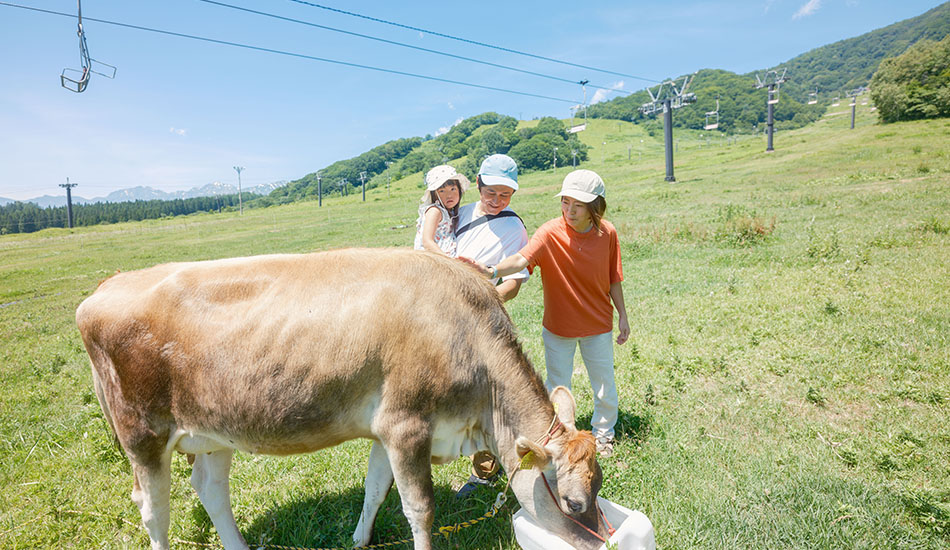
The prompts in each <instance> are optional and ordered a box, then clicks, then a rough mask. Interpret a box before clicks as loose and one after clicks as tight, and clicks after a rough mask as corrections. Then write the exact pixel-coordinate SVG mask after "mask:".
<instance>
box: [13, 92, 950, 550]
mask: <svg viewBox="0 0 950 550" xmlns="http://www.w3.org/2000/svg"><path fill="white" fill-rule="evenodd" d="M842 109H844V107H842ZM849 124H850V117H849V116H847V115H841V116H836V114H835V113H829V116H826V117H825V118H824V119H822V120H821V121H819V122H818V123H816V124H815V125H812V126H810V127H807V128H804V129H800V130H796V131H789V132H780V133H778V134H777V135H776V137H775V148H776V151H775V152H774V153H771V154H766V153H765V152H764V149H765V138H764V137H763V136H761V135H760V136H758V137H751V136H745V137H743V138H740V139H738V140H737V141H731V142H727V141H726V140H724V139H723V138H721V137H716V138H713V139H710V140H709V142H708V143H707V140H706V138H707V137H708V135H709V133H708V132H695V131H677V135H676V139H677V142H678V144H677V153H676V177H677V182H676V183H675V184H670V183H666V182H664V181H663V176H664V159H663V150H662V142H661V141H658V140H657V139H655V138H651V137H650V136H648V135H646V134H645V133H643V132H642V131H641V130H640V129H639V128H638V127H637V126H634V125H631V124H629V123H623V122H620V123H618V122H616V121H599V120H594V121H591V123H590V125H589V127H588V130H587V131H585V132H583V133H582V135H581V137H582V139H584V140H585V141H586V142H587V143H588V144H590V145H591V146H592V147H593V149H592V151H591V161H590V162H588V163H585V165H584V167H585V168H591V169H594V170H596V171H598V172H599V173H600V174H601V175H602V176H603V177H604V179H605V180H606V182H607V189H608V194H607V199H608V211H607V218H608V219H610V220H612V221H613V222H614V223H615V225H616V226H617V227H618V229H619V231H620V238H621V242H622V247H623V260H624V269H625V275H626V280H625V283H624V289H625V295H626V300H627V304H628V309H629V312H630V324H631V327H632V336H631V339H630V341H629V342H628V343H627V344H626V345H625V346H623V347H618V348H617V350H616V354H617V365H616V369H617V374H616V376H617V382H618V385H619V387H620V394H621V398H620V406H621V407H620V408H621V418H620V423H619V425H618V435H619V440H618V446H617V449H616V453H615V455H614V457H613V458H611V459H609V460H605V461H602V466H603V468H604V472H605V482H604V487H603V490H602V493H601V494H602V495H603V496H605V497H607V498H609V499H611V500H613V501H615V502H618V503H621V504H623V505H625V506H627V507H630V508H636V509H639V510H641V511H643V512H644V513H646V514H647V516H649V517H650V519H651V520H652V521H653V523H654V526H655V528H656V536H657V542H658V545H659V546H660V547H661V548H667V549H673V548H802V549H805V548H807V549H815V548H829V549H832V548H934V549H937V548H948V547H950V430H948V428H947V426H948V425H950V376H948V374H950V146H948V143H950V120H946V119H944V120H936V121H928V122H915V123H902V124H896V125H889V126H881V125H878V124H876V123H875V121H874V119H873V118H872V115H871V114H869V113H867V112H860V113H859V118H858V124H857V128H856V129H854V130H849V129H848V128H849ZM701 134H702V135H703V137H700V135H701ZM641 140H642V141H641ZM566 172H567V170H566V169H563V168H558V170H557V173H556V174H554V173H551V172H547V173H533V174H525V175H523V176H522V178H521V182H520V183H521V186H522V190H521V191H519V192H518V193H517V195H516V196H515V198H514V201H513V206H514V207H515V208H516V210H518V212H519V213H520V214H521V215H522V217H523V218H524V220H525V222H526V224H527V226H528V229H529V232H530V231H531V230H533V229H534V228H536V227H538V226H539V225H540V224H541V223H542V222H543V221H545V220H547V219H549V218H551V217H554V216H555V215H557V214H558V212H559V210H558V203H557V200H556V199H554V198H553V197H552V195H553V194H554V193H555V192H556V190H557V188H558V187H559V182H560V180H561V178H563V176H564V175H565V174H566ZM419 181H421V177H420V176H418V175H416V176H414V177H412V178H407V179H405V180H401V181H398V182H394V184H393V188H392V191H391V197H387V192H386V190H385V188H383V189H377V190H373V191H372V192H369V193H368V194H367V201H366V202H365V203H361V202H360V199H359V194H355V195H350V196H349V197H346V198H339V197H335V198H331V199H328V200H325V201H324V205H323V207H322V208H318V207H317V203H316V202H307V203H299V204H293V205H286V206H281V207H274V208H268V209H260V210H248V211H245V213H244V215H243V216H240V215H238V214H236V213H224V214H213V215H212V214H202V215H194V216H188V217H181V218H175V219H168V220H155V221H146V222H138V223H128V224H119V225H111V226H98V227H92V228H81V229H75V230H62V229H59V230H46V231H42V232H40V233H36V234H30V235H8V236H3V237H0V339H2V349H0V377H2V378H0V379H2V384H0V404H2V405H0V483H2V487H3V488H4V490H3V492H2V493H0V548H5V549H21V548H22V549H25V548H126V547H129V548H140V547H144V546H146V545H147V537H146V535H145V532H144V529H143V528H141V527H140V522H139V516H138V511H137V509H136V508H135V506H134V505H133V503H132V502H131V500H130V499H129V492H130V490H131V483H132V481H131V473H130V468H129V466H128V462H127V461H126V459H125V458H124V456H123V455H122V454H121V452H119V451H117V450H116V449H115V448H114V447H112V445H111V436H110V434H109V433H108V431H107V428H106V425H105V423H104V421H103V419H102V415H101V412H100V410H99V406H98V403H97V402H96V399H95V396H94V394H93V391H92V386H91V378H90V371H89V365H88V358H87V357H86V355H85V352H84V350H83V347H82V343H81V341H80V338H79V334H78V332H77V330H76V327H75V323H74V312H75V309H76V306H77V305H78V304H79V302H81V301H82V300H83V299H84V298H85V297H86V296H88V295H89V294H90V293H91V292H92V291H93V290H94V289H95V287H96V284H97V282H98V281H99V280H101V279H103V278H105V277H107V276H108V275H109V274H111V273H113V272H114V271H115V270H117V269H118V270H123V271H127V270H132V269H137V268H142V267H146V266H150V265H154V264H157V263H161V262H167V261H178V260H198V259H209V258H221V257H230V256H242V255H251V254H262V253H273V252H307V251H313V250H324V249H330V248H338V247H346V246H373V247H380V246H409V245H410V244H411V242H412V239H413V235H414V231H415V229H414V222H415V201H416V199H417V197H418V195H419V194H421V190H420V188H419V185H418V182H419ZM474 198H475V193H474V192H470V193H469V194H468V195H467V196H466V199H467V201H471V200H474ZM467 201H466V202H467ZM508 308H509V311H510V313H511V315H512V317H513V319H514V321H515V323H516V324H517V325H518V327H519V331H520V334H521V339H522V341H523V342H524V346H525V348H526V350H527V352H528V354H529V356H530V357H531V358H532V360H533V362H534V364H535V366H536V368H539V369H540V370H542V371H543V348H542V345H541V336H540V319H541V310H542V304H541V289H540V280H539V278H533V279H532V280H531V282H529V283H528V284H527V285H526V286H525V287H524V288H523V290H522V293H521V295H519V296H518V298H517V299H515V300H514V301H513V302H511V303H510V304H509V305H508ZM574 390H575V395H576V397H577V399H578V404H579V414H580V420H579V424H581V425H587V426H589V419H590V413H591V406H592V405H591V394H590V393H591V392H590V388H589V385H588V382H587V379H586V375H585V374H583V368H582V367H580V366H579V370H578V374H577V376H576V378H575V380H574ZM368 450H369V445H368V443H367V442H364V441H354V442H350V443H347V444H344V445H341V446H339V447H337V448H334V449H329V450H326V451H321V452H319V453H315V454H313V455H306V456H297V457H290V458H272V457H259V456H253V457H252V456H248V455H238V456H237V457H236V459H235V463H234V467H233V470H232V502H233V506H234V509H235V514H236V517H237V521H238V526H239V527H240V528H241V530H242V532H243V533H244V534H245V536H246V538H247V539H248V541H249V542H251V543H260V542H270V543H273V544H282V545H297V546H307V547H330V546H347V545H348V544H349V534H350V532H351V531H352V530H353V528H354V527H355V525H356V521H357V518H358V516H359V510H360V505H361V502H362V477H363V475H364V474H365V469H366V460H367V455H368ZM467 467H468V464H467V462H466V461H465V460H458V461H456V462H454V463H452V464H450V465H447V466H443V467H436V468H435V469H434V478H435V483H436V496H437V506H438V508H437V510H436V523H437V524H439V525H441V524H447V523H454V522H458V521H463V520H466V519H470V518H473V517H476V516H479V515H481V514H482V513H483V512H484V510H485V508H486V506H487V505H488V503H489V502H490V501H493V500H494V495H493V493H491V492H490V491H487V490H486V491H483V492H480V493H477V494H476V496H475V498H472V499H469V500H467V501H465V502H463V503H462V504H458V503H457V502H456V501H455V499H454V497H453V496H452V495H453V489H454V488H455V487H457V486H458V485H459V484H460V483H461V482H462V481H464V479H465V478H466V477H467ZM189 475H190V469H189V467H188V464H187V462H186V461H185V460H184V458H183V457H180V456H178V457H176V458H175V459H174V462H173V480H172V527H171V535H172V537H173V538H179V539H183V540H189V541H197V542H214V541H216V540H217V539H216V536H215V533H214V528H213V527H212V525H211V523H210V521H209V520H208V517H207V516H206V514H205V513H204V511H203V509H202V507H201V505H200V504H199V502H198V499H197V497H196V496H195V494H194V492H193V491H192V489H191V487H190V485H189V483H188V476H189ZM508 511H509V512H510V509H508ZM408 535H409V530H408V526H407V524H406V521H405V519H404V518H403V517H402V515H401V513H400V511H399V503H398V497H397V496H396V495H395V494H391V495H390V497H389V499H388V500H387V502H386V504H385V505H384V508H383V510H382V511H381V515H380V519H379V521H378V522H377V538H378V539H379V540H381V541H387V540H391V539H396V538H403V537H406V536H408ZM437 544H439V547H441V548H446V547H451V548H499V549H514V548H517V544H516V542H515V541H514V536H513V533H512V529H511V522H510V516H508V515H507V514H505V515H503V517H501V518H498V519H495V520H492V521H490V522H487V523H484V524H480V525H479V526H478V527H475V528H472V529H469V530H466V531H463V532H462V533H461V534H459V535H457V536H455V537H453V538H452V539H449V540H448V541H439V542H437Z"/></svg>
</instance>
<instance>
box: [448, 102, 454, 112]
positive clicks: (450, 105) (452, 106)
mask: <svg viewBox="0 0 950 550" xmlns="http://www.w3.org/2000/svg"><path fill="white" fill-rule="evenodd" d="M448 105H449V109H451V110H453V111H454V110H455V105H452V102H451V101H449V103H448Z"/></svg>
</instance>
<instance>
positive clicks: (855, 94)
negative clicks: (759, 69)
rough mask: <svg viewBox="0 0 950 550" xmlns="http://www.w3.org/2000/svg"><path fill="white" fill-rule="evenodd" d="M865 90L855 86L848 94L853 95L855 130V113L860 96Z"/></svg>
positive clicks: (852, 113)
mask: <svg viewBox="0 0 950 550" xmlns="http://www.w3.org/2000/svg"><path fill="white" fill-rule="evenodd" d="M863 91H864V88H855V89H853V90H851V91H850V92H848V95H849V96H851V129H852V130H854V113H855V109H856V108H857V104H858V96H859V95H861V92H863Z"/></svg>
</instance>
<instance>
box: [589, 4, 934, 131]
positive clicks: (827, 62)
mask: <svg viewBox="0 0 950 550" xmlns="http://www.w3.org/2000/svg"><path fill="white" fill-rule="evenodd" d="M948 34H950V2H947V3H944V4H942V5H940V6H937V7H936V8H934V9H932V10H930V11H928V12H926V13H924V14H922V15H919V16H917V17H913V18H911V19H906V20H904V21H900V22H897V23H894V24H893V25H888V26H887V27H884V28H881V29H877V30H874V31H871V32H868V33H865V34H862V35H861V36H857V37H854V38H848V39H846V40H841V41H839V42H835V43H833V44H828V45H826V46H821V47H819V48H815V49H814V50H811V51H808V52H805V53H803V54H801V55H799V56H797V57H794V58H792V59H790V60H788V61H786V62H784V63H778V64H776V65H775V67H781V68H783V69H787V71H788V73H787V77H788V81H787V82H786V83H784V84H782V85H781V89H780V102H779V103H778V105H776V111H775V119H776V121H777V125H778V127H779V128H783V127H785V128H794V127H800V126H804V125H805V124H808V123H809V122H812V121H814V120H815V119H816V118H817V117H819V116H821V114H822V113H823V112H824V106H825V105H827V104H828V103H829V100H830V99H832V98H834V97H845V96H846V95H847V93H848V91H850V90H853V89H855V88H859V87H862V86H867V85H868V84H869V83H870V82H871V76H872V75H873V74H874V72H875V71H876V70H877V68H878V66H879V65H880V63H881V61H882V60H884V59H885V58H888V57H893V56H896V55H900V54H901V53H903V52H904V51H906V50H907V48H908V47H910V46H911V45H913V44H915V43H917V42H919V41H920V40H924V39H930V40H940V39H942V38H943V37H945V36H947V35H948ZM775 67H768V68H775ZM765 70H766V68H763V70H762V71H759V74H764V72H765ZM755 74H756V73H755V72H751V73H747V74H744V75H739V74H736V73H733V72H730V71H722V70H714V69H704V70H701V71H699V72H698V73H696V74H695V75H694V77H693V79H692V83H691V84H690V85H689V91H690V92H693V93H695V94H696V97H697V102H696V103H695V104H694V105H691V106H688V107H685V108H683V109H680V110H678V111H677V113H676V115H675V117H674V119H673V124H674V126H677V127H687V128H702V126H703V124H704V122H705V113H706V112H709V111H713V110H715V109H716V98H717V97H719V98H720V101H719V103H720V108H719V113H720V125H719V130H724V131H744V132H748V131H749V130H750V129H751V128H752V126H754V125H757V124H760V123H762V122H763V121H764V120H765V116H766V106H765V91H763V90H756V89H755V88H754V84H755ZM677 81H678V82H681V81H682V77H680V78H679V79H677ZM816 89H817V91H818V98H819V100H820V101H819V104H818V105H815V106H810V105H808V99H809V94H810V93H812V92H815V91H816ZM649 99H650V98H649V96H648V94H647V92H646V91H644V90H641V91H639V92H637V93H634V94H631V95H629V96H626V97H619V98H616V99H614V100H611V101H606V102H603V103H598V104H596V105H592V106H590V108H589V110H588V116H591V117H599V118H614V119H621V120H632V121H635V122H636V121H644V117H643V116H642V115H641V114H640V113H639V112H638V110H637V109H638V108H639V107H640V105H642V104H643V103H645V102H646V101H649Z"/></svg>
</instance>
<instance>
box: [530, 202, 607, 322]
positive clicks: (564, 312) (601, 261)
mask: <svg viewBox="0 0 950 550" xmlns="http://www.w3.org/2000/svg"><path fill="white" fill-rule="evenodd" d="M520 254H521V255H522V256H524V257H525V259H527V260H528V271H530V272H532V273H533V272H534V268H535V267H540V268H541V284H542V286H543V288H544V320H543V321H542V324H543V325H544V328H546V329H548V330H549V331H551V332H553V333H554V334H556V335H558V336H563V337H565V338H583V337H585V336H594V335H597V334H603V333H605V332H610V331H612V330H613V326H614V310H613V304H612V303H611V301H610V285H611V284H613V283H616V282H619V281H622V280H623V266H622V265H621V263H620V241H619V240H618V239H617V230H616V229H615V228H614V226H613V225H612V224H611V223H610V222H608V221H607V220H601V222H600V232H599V233H598V232H597V230H596V229H593V228H591V230H590V231H588V232H587V233H578V232H577V231H575V230H574V229H573V228H572V227H571V226H569V225H568V224H567V222H566V221H565V220H564V217H563V216H560V217H558V218H555V219H553V220H550V221H548V222H546V223H545V224H544V225H542V226H541V227H539V228H538V230H537V231H536V232H535V233H534V235H532V236H531V240H530V241H528V244H527V245H526V246H525V247H524V248H522V249H521V252H520Z"/></svg>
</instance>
